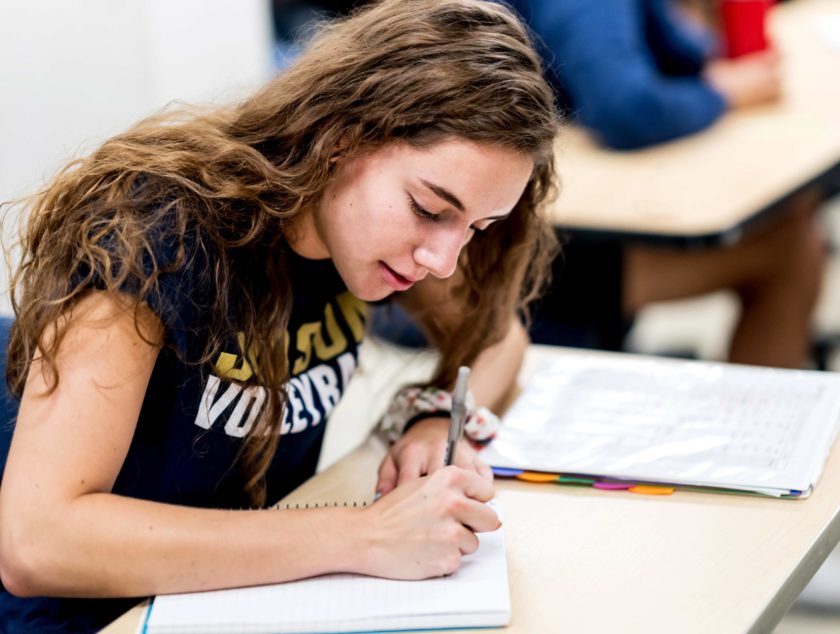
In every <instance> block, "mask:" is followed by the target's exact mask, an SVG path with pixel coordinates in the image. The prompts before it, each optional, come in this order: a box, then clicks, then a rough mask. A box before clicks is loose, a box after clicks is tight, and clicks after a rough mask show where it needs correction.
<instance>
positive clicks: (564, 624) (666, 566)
mask: <svg viewBox="0 0 840 634" xmlns="http://www.w3.org/2000/svg"><path fill="white" fill-rule="evenodd" d="M365 346H366V347H367V348H366V349H363V350H365V351H366V352H363V355H365V354H366V353H367V360H366V361H365V359H364V356H363V361H365V363H366V364H367V365H368V367H377V365H379V360H380V359H385V360H387V359H386V358H390V359H391V361H390V362H389V363H390V366H389V367H391V368H393V367H394V364H393V358H394V356H395V355H404V357H403V358H404V359H405V361H404V363H405V366H406V368H407V370H406V372H405V373H401V375H402V376H406V375H408V374H411V375H412V376H416V375H417V372H416V366H417V365H418V364H421V365H422V364H425V366H426V368H427V369H429V370H430V369H431V361H430V359H429V357H423V356H417V355H411V354H409V353H406V352H403V351H400V350H397V349H395V348H392V347H390V346H384V345H381V344H375V345H373V346H368V343H367V342H366V343H365ZM598 354H608V353H599V352H592V351H580V350H570V349H564V348H555V347H544V346H532V347H531V348H530V350H529V352H528V356H527V359H526V364H525V367H524V369H523V373H522V377H523V378H525V377H527V376H529V375H531V374H532V373H534V372H538V371H539V368H540V367H544V366H545V365H546V364H548V363H550V362H551V361H552V360H554V359H556V358H558V356H560V355H564V356H567V357H568V356H571V357H573V358H581V359H584V358H585V357H586V355H598ZM371 355H373V357H374V358H372V357H371ZM376 355H379V358H376ZM383 365H387V363H385V364H383ZM409 366H413V370H412V368H410V367H409ZM395 376H396V375H395ZM362 380H363V381H364V380H365V379H364V378H363V379H362ZM351 385H352V384H351ZM394 385H396V383H394ZM380 388H381V385H380V387H379V388H377V392H380V393H384V392H383V391H382V390H381V389H380ZM334 422H335V421H331V424H333V423H334ZM384 452H385V448H384V446H383V445H382V444H381V442H380V441H379V440H378V439H376V438H370V439H369V440H368V441H367V442H365V443H364V444H363V445H362V446H360V447H359V448H358V449H356V450H355V451H353V452H352V453H350V454H349V455H347V456H346V457H345V458H343V459H342V460H340V461H338V462H337V463H335V464H334V465H333V466H332V467H330V468H329V469H327V470H326V471H324V472H322V473H320V474H318V475H317V476H315V477H314V478H312V479H311V480H310V481H308V482H307V483H305V484H304V485H302V486H301V487H300V488H298V489H297V490H296V491H294V492H293V493H292V494H291V495H290V496H288V498H286V500H284V502H291V503H315V502H320V503H324V502H332V501H335V500H368V499H370V498H371V496H372V493H373V488H374V484H375V481H376V468H377V466H378V464H379V460H380V459H381V458H382V456H383V455H384ZM496 487H497V492H498V493H497V499H498V500H499V502H500V504H501V507H502V509H503V514H504V526H505V535H506V547H507V558H508V570H509V578H510V591H511V604H512V614H513V618H512V621H511V624H510V625H509V626H508V627H507V628H504V630H503V631H504V632H511V633H515V632H522V633H528V634H530V633H532V632H542V631H548V630H551V631H557V632H575V633H586V632H592V633H601V632H628V633H632V632H644V633H645V634H649V633H659V632H661V633H667V634H671V633H673V632H680V634H692V633H697V634H705V633H707V632H769V631H771V630H772V629H773V627H774V626H775V624H776V623H778V621H779V620H780V619H781V618H782V616H783V615H784V614H785V612H786V611H787V610H788V608H789V607H790V606H791V604H792V603H793V601H794V600H795V599H796V597H797V596H798V595H799V593H800V592H801V591H802V589H803V588H804V587H805V585H806V584H807V582H808V581H809V580H810V578H811V577H812V576H813V575H814V573H815V572H816V570H817V569H818V568H819V566H820V565H821V564H822V562H823V561H824V560H825V558H826V557H827V555H828V553H830V552H831V550H832V549H833V548H834V546H835V545H836V544H837V543H838V541H840V449H838V448H837V447H836V446H835V448H834V449H833V451H832V452H831V454H830V456H829V458H828V461H827V463H826V465H825V470H824V472H823V475H822V478H821V480H820V482H819V483H818V484H817V486H816V488H815V490H814V492H813V494H812V495H811V496H810V497H809V498H808V499H806V500H778V499H769V498H763V497H758V496H746V495H729V494H715V493H696V492H685V491H677V492H676V493H674V494H673V495H669V496H646V495H638V494H634V493H629V492H627V491H602V490H597V489H593V488H588V487H574V486H560V485H553V484H530V483H526V482H519V481H511V480H499V481H497V484H496ZM144 605H145V604H144ZM144 609H145V607H144V606H139V607H137V608H135V609H133V610H131V611H130V612H128V613H127V614H125V615H124V616H123V617H121V618H120V619H118V620H117V621H116V622H114V623H113V624H112V625H111V626H109V628H107V630H106V631H107V632H108V634H121V633H124V634H129V633H132V632H134V631H135V628H136V627H137V624H138V622H139V620H140V618H142V615H143V611H144ZM482 631H486V630H482Z"/></svg>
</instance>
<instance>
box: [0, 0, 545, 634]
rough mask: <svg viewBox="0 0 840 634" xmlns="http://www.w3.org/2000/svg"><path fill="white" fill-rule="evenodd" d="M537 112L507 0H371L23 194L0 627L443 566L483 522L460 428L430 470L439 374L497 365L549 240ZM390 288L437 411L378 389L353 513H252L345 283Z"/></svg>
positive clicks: (320, 423) (298, 459)
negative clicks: (231, 92) (239, 589)
mask: <svg viewBox="0 0 840 634" xmlns="http://www.w3.org/2000/svg"><path fill="white" fill-rule="evenodd" d="M557 129H558V116H557V113H556V111H555V109H554V102H553V96H552V91H551V88H550V87H549V85H548V84H547V83H546V81H545V80H544V78H543V76H542V73H541V68H540V60H539V56H538V54H537V53H536V51H535V50H534V49H533V46H532V44H531V41H530V39H529V36H528V33H527V31H526V29H525V27H524V26H523V25H522V24H521V22H520V21H519V20H518V19H517V18H516V16H515V15H514V14H513V13H512V12H511V11H509V10H508V9H506V8H505V7H502V6H501V5H496V4H492V3H487V2H482V1H480V0H384V1H383V2H380V3H377V4H376V5H375V6H372V7H370V8H369V9H368V10H365V11H362V12H359V13H358V14H356V15H354V16H353V17H352V18H349V19H347V20H344V21H340V22H337V23H333V24H330V25H326V26H324V27H323V28H322V29H321V30H320V31H319V34H318V35H317V36H316V37H315V39H314V40H313V41H312V43H311V45H310V46H309V47H308V48H307V49H306V51H305V52H304V53H303V54H302V55H301V56H300V57H298V58H297V60H296V61H295V62H294V63H293V64H292V65H291V66H289V67H288V68H287V69H286V70H285V71H284V72H283V73H281V74H279V75H278V76H277V77H276V78H275V79H273V80H272V81H271V82H269V83H268V84H267V85H266V86H265V87H264V88H263V89H262V90H260V91H258V92H257V93H256V94H254V95H253V96H251V97H249V98H248V99H245V100H244V101H243V102H241V103H239V104H235V105H232V106H226V107H216V108H212V109H201V110H199V109H192V108H188V107H185V108H177V109H170V110H165V111H163V112H162V113H159V114H158V115H156V116H153V117H151V118H149V119H147V120H144V121H142V122H140V123H138V124H137V125H135V126H133V127H132V128H131V129H129V130H128V131H126V132H124V133H123V134H120V135H117V136H115V137H113V138H111V139H109V140H108V141H106V142H105V143H104V144H103V145H102V146H101V147H100V148H98V149H97V150H96V151H94V152H93V153H92V154H91V155H90V156H87V157H85V158H82V159H79V160H77V161H75V162H73V163H71V164H70V165H69V166H68V167H66V168H65V169H64V170H63V171H62V172H61V173H60V174H59V175H58V176H57V177H56V178H55V179H54V180H53V181H52V182H51V183H49V184H48V185H47V186H46V187H45V188H44V189H43V191H42V192H40V193H39V194H38V195H36V196H34V197H33V198H32V199H31V200H30V201H29V203H28V209H29V212H30V213H29V217H28V224H27V227H26V231H25V234H24V236H23V238H22V249H21V258H22V259H21V262H20V263H19V265H18V267H17V270H16V271H15V274H14V276H13V278H12V279H13V286H12V297H13V306H14V309H15V316H16V321H15V322H14V324H13V326H12V329H11V333H10V341H9V347H8V356H7V359H6V362H7V368H6V370H7V378H8V381H9V385H10V387H11V390H12V392H13V393H14V394H15V395H16V396H17V397H19V398H20V399H21V400H20V409H19V413H18V415H17V420H16V421H15V424H14V434H13V436H12V440H11V448H10V449H9V454H8V459H7V461H6V467H5V471H4V473H3V476H2V483H0V578H1V579H2V587H0V623H1V624H2V625H0V629H2V631H3V632H4V633H5V634H11V633H18V632H39V633H45V632H88V631H94V630H96V629H98V628H100V627H102V626H103V625H105V624H106V623H107V622H108V621H109V620H110V619H113V618H114V617H116V616H117V615H119V614H120V613H121V612H122V611H124V610H125V609H127V608H128V607H129V606H130V605H131V604H132V603H133V602H136V600H137V599H131V598H130V597H143V596H148V595H150V594H162V593H173V592H185V591H200V590H208V589H215V588H224V587H233V586H246V585H255V584H264V583H272V582H282V581H286V580H291V579H299V578H304V577H310V576H316V575H320V574H324V573H328V572H342V571H343V572H354V573H361V574H367V575H374V576H382V577H391V578H404V579H422V578H425V577H430V576H437V575H443V574H448V573H451V572H452V571H454V570H455V569H456V568H457V567H458V566H459V565H460V562H461V557H462V556H463V555H465V554H467V553H471V552H473V551H475V549H476V548H477V547H478V539H477V537H476V534H475V533H476V532H481V531H491V530H495V529H496V528H498V526H499V525H500V522H499V519H498V517H497V515H496V513H495V512H494V510H493V509H492V508H491V507H490V506H488V505H486V504H485V503H484V502H486V501H487V500H489V499H490V498H491V497H492V496H493V493H494V490H493V484H492V474H491V472H490V470H489V468H488V467H487V465H485V464H484V463H483V462H482V461H481V459H480V458H479V457H478V454H477V452H476V451H475V449H474V448H473V445H472V444H470V442H468V441H467V440H466V439H465V440H462V441H461V442H459V443H458V448H457V451H456V455H455V461H454V464H453V465H451V466H446V467H444V453H445V450H446V439H447V431H448V426H449V417H448V413H447V411H446V406H447V404H446V402H445V401H446V399H447V397H448V396H449V394H448V391H447V390H448V389H450V388H451V385H452V383H453V381H454V378H455V376H456V373H457V370H458V367H459V366H461V365H467V364H468V365H472V368H473V372H472V376H471V381H470V387H471V389H472V391H473V393H474V396H475V402H476V405H478V406H486V407H491V408H492V407H494V406H495V405H497V404H498V403H499V402H500V401H501V399H502V398H503V397H504V395H505V394H506V393H507V391H508V389H509V388H510V387H511V385H512V384H513V381H514V379H515V376H516V374H517V372H518V367H519V364H520V362H521V359H522V354H523V351H524V349H525V346H526V344H527V339H526V336H525V333H524V329H523V327H522V325H521V324H520V322H519V319H518V315H519V314H520V311H521V310H522V309H523V307H524V304H525V303H527V302H528V301H529V300H530V299H531V298H532V297H533V295H534V294H535V293H536V292H537V291H538V289H539V287H540V286H541V284H542V279H543V277H544V274H545V272H546V270H547V269H548V267H549V262H550V259H551V257H552V256H553V252H554V248H555V246H556V245H555V241H554V236H553V234H552V233H551V230H550V228H549V227H547V226H546V225H545V223H544V222H543V221H542V220H541V214H540V213H539V211H540V208H541V206H542V205H543V203H544V201H545V200H546V198H547V197H548V196H549V194H550V193H551V191H552V185H553V182H554V175H553V143H554V138H555V136H556V133H557ZM500 261H504V263H505V265H504V266H498V263H499V262H500ZM392 295H397V296H398V300H399V301H400V302H401V303H402V304H403V305H404V306H405V307H406V309H407V310H409V311H410V312H411V313H412V314H413V315H415V317H416V318H417V319H418V321H419V322H420V323H422V324H424V326H425V327H426V330H427V333H428V334H429V336H430V339H431V341H433V342H434V344H435V345H436V346H437V347H438V348H439V350H440V353H441V356H440V363H439V366H438V368H437V371H436V374H435V376H434V377H432V379H431V382H430V384H429V385H428V386H424V387H422V388H421V387H418V386H411V387H410V388H406V389H410V390H413V392H412V394H414V396H418V395H417V394H416V391H417V390H420V395H419V396H423V398H424V399H425V400H424V402H432V403H434V404H435V406H436V409H433V410H429V409H422V408H420V407H414V409H412V407H413V404H416V403H415V401H416V402H417V403H419V402H420V399H419V396H418V398H417V399H415V401H412V402H408V401H407V399H406V398H404V397H405V394H406V392H405V391H401V393H400V394H398V395H397V397H395V403H401V407H400V408H397V409H396V410H394V411H393V412H391V415H390V416H389V417H388V418H387V421H386V422H387V427H386V428H385V429H383V431H384V432H385V433H387V435H388V437H389V438H391V439H392V441H393V444H392V445H391V447H390V450H389V452H388V454H387V456H386V458H385V459H384V461H383V463H382V465H381V467H380V470H379V474H378V481H377V485H376V488H377V491H378V493H379V494H380V497H379V499H378V500H377V501H376V502H375V503H374V504H372V505H368V506H367V507H365V508H361V507H360V508H326V509H325V508H321V509H308V510H289V511H283V512H276V511H271V512H266V510H265V509H266V508H267V507H268V505H270V504H273V503H274V502H276V501H277V500H278V499H280V498H281V497H283V496H284V495H285V494H286V493H288V492H289V491H291V490H292V489H294V488H296V487H297V486H298V485H299V484H301V483H302V482H303V481H304V480H306V479H307V478H308V477H310V476H311V475H312V474H313V473H314V471H315V467H316V464H317V461H318V456H319V453H320V448H321V442H322V440H323V436H324V428H325V425H326V420H327V417H328V416H329V414H330V411H331V410H332V409H333V407H334V406H335V405H336V403H337V401H338V400H339V399H340V398H341V396H342V393H343V391H344V390H345V389H346V386H347V382H348V381H349V379H350V377H351V376H352V374H353V370H354V369H355V367H356V362H357V349H358V345H359V342H360V341H361V339H362V338H363V336H364V334H365V319H366V313H367V310H366V302H369V301H370V302H374V301H378V300H381V299H383V298H386V297H389V296H392ZM449 398H450V399H451V396H449ZM482 411H483V410H480V409H479V410H475V411H474V412H472V413H471V414H470V417H471V416H473V414H475V415H476V416H480V415H482V414H481V412H482ZM470 417H468V422H467V428H468V429H467V433H468V438H469V440H470V441H472V442H475V443H480V442H483V441H486V440H487V439H488V435H487V429H486V428H485V427H482V426H481V421H476V424H477V425H478V427H479V429H477V430H474V431H475V433H472V432H470V430H469V426H470V424H471V423H470ZM487 420H489V419H487ZM487 420H485V422H487ZM8 423H9V421H4V424H3V426H2V433H4V434H8V433H10V425H9V424H8ZM0 446H3V445H0ZM422 476H427V477H422ZM371 494H373V491H371ZM281 609H282V606H281Z"/></svg>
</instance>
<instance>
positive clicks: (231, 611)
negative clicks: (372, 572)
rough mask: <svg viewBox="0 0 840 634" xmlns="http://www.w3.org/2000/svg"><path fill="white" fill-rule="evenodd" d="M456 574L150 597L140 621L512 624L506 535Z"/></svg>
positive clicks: (265, 626)
mask: <svg viewBox="0 0 840 634" xmlns="http://www.w3.org/2000/svg"><path fill="white" fill-rule="evenodd" d="M479 540H480V544H481V545H480V547H479V549H478V551H477V552H476V553H474V554H472V555H468V556H466V557H464V558H463V560H462V563H461V567H460V568H459V569H458V571H457V572H455V573H454V574H452V575H450V576H448V577H441V578H436V579H426V580H423V581H395V580H389V579H378V578H375V577H365V576H360V575H350V574H337V575H326V576H322V577H315V578H312V579H304V580H302V581H295V582H290V583H284V584H276V585H268V586H257V587H253V588H237V589H233V590H220V591H214V592H197V593H189V594H179V595H168V596H160V597H156V598H155V600H154V604H153V606H152V609H151V613H150V616H149V619H148V621H147V623H146V631H148V632H150V633H164V632H353V631H364V630H394V629H427V628H444V627H446V628H449V627H482V626H484V627H487V626H491V627H492V626H501V625H505V624H506V623H508V621H509V620H510V597H509V592H508V578H507V565H506V562H505V548H504V536H503V534H502V530H501V529H499V530H497V531H495V532H493V533H483V534H481V535H480V536H479Z"/></svg>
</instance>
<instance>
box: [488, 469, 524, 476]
mask: <svg viewBox="0 0 840 634" xmlns="http://www.w3.org/2000/svg"><path fill="white" fill-rule="evenodd" d="M520 473H524V471H523V470H522V469H507V468H505V467H493V475H497V476H499V477H500V478H515V477H516V476H518V475H519V474H520Z"/></svg>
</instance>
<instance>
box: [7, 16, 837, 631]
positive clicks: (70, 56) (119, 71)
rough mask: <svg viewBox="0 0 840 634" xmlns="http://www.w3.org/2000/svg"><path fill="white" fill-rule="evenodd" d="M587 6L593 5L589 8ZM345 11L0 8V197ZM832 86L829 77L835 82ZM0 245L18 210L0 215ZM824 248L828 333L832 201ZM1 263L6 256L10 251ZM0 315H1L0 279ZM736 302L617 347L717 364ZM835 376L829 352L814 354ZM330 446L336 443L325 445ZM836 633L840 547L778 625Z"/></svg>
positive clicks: (640, 324) (724, 298)
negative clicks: (822, 358)
mask: <svg viewBox="0 0 840 634" xmlns="http://www.w3.org/2000/svg"><path fill="white" fill-rule="evenodd" d="M592 1H594V0H592ZM350 4H352V3H351V2H329V1H327V0H323V1H321V2H318V3H307V2H303V1H294V0H275V2H274V3H272V2H269V1H268V0H244V1H243V0H240V1H234V0H200V1H199V0H178V1H177V2H167V1H166V0H134V1H132V2H113V1H111V0H86V1H85V2H82V3H69V2H63V1H60V0H8V1H6V2H4V3H2V8H0V96H1V97H2V98H0V201H9V200H11V199H14V198H17V197H21V196H24V195H26V194H29V193H32V192H33V191H35V190H36V189H37V188H38V187H39V186H40V185H42V184H43V183H45V182H46V181H47V180H49V178H50V177H51V176H52V175H53V174H55V172H56V171H57V170H58V168H59V167H60V166H62V165H63V164H64V163H65V162H66V161H68V160H69V159H71V158H72V157H74V156H81V155H84V154H85V153H86V152H88V151H89V150H91V149H92V148H94V147H95V146H96V145H97V144H98V143H100V142H101V141H102V140H104V139H105V138H107V137H108V136H110V135H112V134H114V133H116V132H119V131H121V130H122V129H124V128H126V127H128V126H129V125H130V124H131V123H132V122H134V121H136V120H137V119H139V118H141V117H143V116H145V115H148V114H151V113H153V112H154V111H156V110H158V109H160V108H162V107H165V106H166V105H167V104H168V103H170V102H172V101H184V102H191V103H195V102H228V101H231V100H236V99H237V98H238V97H240V96H242V95H244V94H246V93H247V92H249V91H250V90H251V89H253V88H254V87H256V86H258V85H260V84H261V83H263V82H264V81H265V80H267V79H268V78H269V77H271V76H272V74H273V73H276V72H282V71H281V69H282V67H283V66H284V65H286V64H288V63H290V61H291V60H293V58H294V56H295V54H296V51H297V50H298V49H299V46H300V44H301V42H303V41H305V39H306V36H307V33H308V32H309V29H310V26H311V24H312V20H313V19H323V18H328V17H329V16H330V15H331V14H332V12H333V11H335V10H337V9H340V8H342V7H346V6H347V5H350ZM836 80H837V78H836V77H835V78H834V81H836ZM3 211H4V212H5V213H4V219H3V228H4V236H3V238H4V245H5V246H6V248H7V249H8V248H9V245H10V244H11V243H12V242H13V240H14V231H15V229H16V224H17V218H16V213H17V208H15V207H12V208H11V209H9V208H7V207H4V208H3ZM819 218H820V222H821V223H822V224H823V225H824V227H825V229H826V231H827V233H828V234H829V236H830V242H831V244H832V245H833V248H832V254H831V261H830V265H829V268H828V273H827V276H826V279H825V282H824V287H823V292H822V293H821V296H820V301H819V306H818V310H817V314H816V318H815V332H816V334H817V338H819V337H820V336H822V335H823V334H825V335H826V336H828V335H830V334H831V333H840V256H838V249H837V245H840V200H838V199H837V198H835V199H832V200H829V201H828V202H826V203H825V204H824V205H823V206H822V208H821V209H820V211H819ZM12 257H13V253H12ZM0 291H2V293H1V294H0V313H8V312H10V305H9V302H8V281H7V278H6V272H5V270H4V272H3V277H2V279H0ZM737 311H738V307H737V304H736V302H735V300H734V298H733V297H732V296H730V295H729V294H727V293H726V292H721V293H715V294H713V295H710V296H705V297H700V298H697V299H692V300H690V301H680V302H668V303H662V304H657V305H653V306H649V307H646V308H645V309H643V310H642V311H641V313H640V314H639V315H638V317H637V319H636V320H635V323H634V325H633V327H632V329H631V331H630V333H629V335H628V337H627V339H626V342H625V347H626V349H628V350H632V351H637V352H645V353H663V352H667V353H672V352H674V351H677V352H679V353H680V354H687V355H689V356H695V357H698V358H703V359H723V358H725V356H726V349H727V345H728V333H729V331H730V329H731V327H732V324H733V323H734V321H735V319H736V317H737ZM826 354H827V360H828V366H829V368H830V369H832V370H834V371H840V348H838V349H836V350H835V349H828V350H827V353H826ZM332 444H333V445H334V446H341V442H340V441H338V442H336V441H335V440H334V441H333V443H332ZM838 631H840V552H835V553H834V554H833V555H831V556H830V557H829V561H828V564H827V565H825V566H823V568H822V569H821V570H820V572H819V573H818V574H817V577H816V578H815V579H814V581H813V582H812V584H811V585H810V586H809V587H808V588H807V589H806V591H805V592H804V593H803V595H802V597H801V598H800V600H799V601H798V602H797V604H796V605H795V606H794V608H793V609H792V610H791V612H790V614H789V615H788V616H787V617H785V619H784V620H783V621H782V623H781V624H780V625H779V627H778V628H777V632H781V633H783V634H793V633H797V632H798V633H802V634H804V633H819V632H838Z"/></svg>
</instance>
